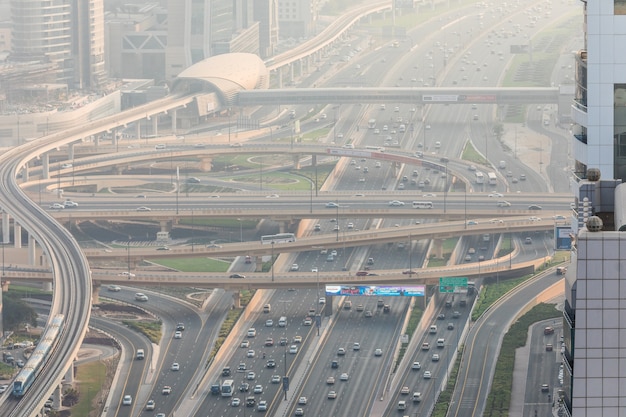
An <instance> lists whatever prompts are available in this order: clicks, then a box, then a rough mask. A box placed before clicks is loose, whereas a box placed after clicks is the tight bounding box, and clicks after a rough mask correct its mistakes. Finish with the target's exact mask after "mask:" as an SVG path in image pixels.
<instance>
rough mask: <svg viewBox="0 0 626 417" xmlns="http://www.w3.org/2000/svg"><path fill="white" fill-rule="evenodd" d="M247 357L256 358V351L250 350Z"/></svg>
mask: <svg viewBox="0 0 626 417" xmlns="http://www.w3.org/2000/svg"><path fill="white" fill-rule="evenodd" d="M246 357H248V358H254V350H253V349H250V350H248V353H246Z"/></svg>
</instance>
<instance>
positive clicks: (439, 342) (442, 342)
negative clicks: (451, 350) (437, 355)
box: [437, 338, 446, 349]
mask: <svg viewBox="0 0 626 417" xmlns="http://www.w3.org/2000/svg"><path fill="white" fill-rule="evenodd" d="M445 346H446V339H444V338H439V339H437V347H438V348H440V349H441V348H443V347H445Z"/></svg>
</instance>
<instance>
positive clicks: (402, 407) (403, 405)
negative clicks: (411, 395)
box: [398, 401, 406, 410]
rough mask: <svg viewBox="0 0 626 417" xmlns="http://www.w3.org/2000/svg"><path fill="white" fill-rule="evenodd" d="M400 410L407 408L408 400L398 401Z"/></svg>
mask: <svg viewBox="0 0 626 417" xmlns="http://www.w3.org/2000/svg"><path fill="white" fill-rule="evenodd" d="M398 410H406V401H398Z"/></svg>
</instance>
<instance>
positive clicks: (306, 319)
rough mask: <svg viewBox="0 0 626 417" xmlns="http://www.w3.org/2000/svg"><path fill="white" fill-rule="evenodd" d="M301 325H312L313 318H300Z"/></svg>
mask: <svg viewBox="0 0 626 417" xmlns="http://www.w3.org/2000/svg"><path fill="white" fill-rule="evenodd" d="M302 325H303V326H313V319H312V318H311V317H306V318H305V319H304V320H302Z"/></svg>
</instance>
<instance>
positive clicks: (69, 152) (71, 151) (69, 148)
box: [67, 143, 74, 161]
mask: <svg viewBox="0 0 626 417" xmlns="http://www.w3.org/2000/svg"><path fill="white" fill-rule="evenodd" d="M67 159H69V160H70V161H71V160H73V159H74V144H73V143H69V144H68V145H67Z"/></svg>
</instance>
